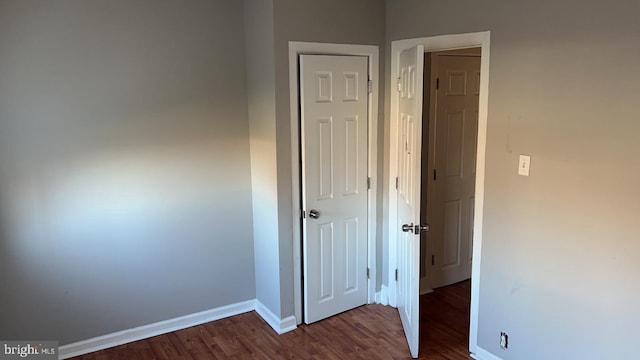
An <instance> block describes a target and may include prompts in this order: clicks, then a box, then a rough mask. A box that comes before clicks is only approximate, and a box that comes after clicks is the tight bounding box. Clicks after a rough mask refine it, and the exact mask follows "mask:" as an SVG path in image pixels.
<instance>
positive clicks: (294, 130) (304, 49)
mask: <svg viewBox="0 0 640 360" xmlns="http://www.w3.org/2000/svg"><path fill="white" fill-rule="evenodd" d="M301 54H315V55H357V56H366V57H367V58H368V62H369V68H368V75H369V80H371V93H370V94H369V102H368V112H367V113H368V116H367V117H368V119H367V124H368V128H369V129H368V141H367V153H368V159H367V165H368V166H367V169H368V170H367V176H368V177H369V179H370V187H371V190H369V192H368V220H367V230H368V240H367V247H368V258H367V262H368V268H369V279H368V297H367V302H368V303H372V302H374V300H375V288H376V283H377V277H376V273H377V271H376V268H377V261H376V236H377V234H376V216H377V202H376V199H377V186H378V185H377V184H378V179H377V173H378V166H377V165H378V159H377V153H378V143H377V139H378V128H377V126H378V122H377V119H378V97H379V79H378V73H379V49H378V47H377V46H374V45H349V44H329V43H313V42H298V41H290V42H289V104H290V123H291V177H292V178H291V199H292V209H293V211H292V224H293V234H292V237H293V278H294V281H293V299H294V315H295V317H296V324H298V325H299V324H301V323H302V300H303V299H302V256H301V254H302V227H301V226H300V219H301V215H302V214H301V209H300V203H301V202H300V196H301V195H300V192H301V190H302V184H301V183H300V170H301V169H300V149H301V148H300V135H299V132H300V111H299V106H298V101H299V90H298V55H301Z"/></svg>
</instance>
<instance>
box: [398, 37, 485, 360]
mask: <svg viewBox="0 0 640 360" xmlns="http://www.w3.org/2000/svg"><path fill="white" fill-rule="evenodd" d="M489 40H490V32H489V31H484V32H477V33H467V34H456V35H442V36H433V37H424V38H417V39H406V40H397V41H392V42H391V81H390V87H389V94H390V100H391V102H390V103H391V109H390V119H389V120H390V124H389V130H390V131H389V148H388V153H389V170H388V171H389V184H388V189H387V191H388V194H389V218H388V221H389V228H388V231H389V233H388V237H389V249H388V254H389V259H388V261H389V274H388V277H387V278H388V279H389V303H390V304H391V305H392V306H397V299H396V294H397V287H396V282H395V281H393V280H392V279H394V272H395V269H396V268H397V251H396V249H397V246H396V245H397V237H396V233H397V227H398V226H400V225H398V224H397V217H398V206H397V193H396V188H395V180H393V179H395V178H396V177H397V176H398V174H397V169H398V151H397V142H398V138H397V137H398V123H399V121H398V115H397V114H398V97H397V96H396V93H397V91H396V89H395V87H396V82H395V80H394V79H397V78H398V77H399V74H398V63H399V59H400V52H401V51H402V50H405V49H408V48H410V47H413V46H416V45H423V46H424V50H425V52H432V51H442V50H454V49H462V48H470V47H480V48H481V49H482V53H481V54H482V58H481V63H480V97H479V108H478V145H477V152H476V160H477V162H476V195H475V204H474V205H475V207H474V208H475V212H474V229H473V230H474V231H473V250H472V251H473V264H472V269H471V319H470V320H471V324H470V329H469V350H470V351H471V353H474V354H476V353H478V352H482V349H480V348H479V347H478V298H479V293H480V283H479V280H480V262H481V257H480V256H481V250H482V218H483V212H484V206H483V204H484V176H485V151H486V143H487V113H488V103H489V101H488V99H489Z"/></svg>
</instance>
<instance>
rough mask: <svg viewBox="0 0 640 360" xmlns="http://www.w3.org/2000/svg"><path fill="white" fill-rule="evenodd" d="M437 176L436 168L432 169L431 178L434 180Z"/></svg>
mask: <svg viewBox="0 0 640 360" xmlns="http://www.w3.org/2000/svg"><path fill="white" fill-rule="evenodd" d="M437 178H438V175H437V174H436V169H433V180H434V181H435V180H436V179H437Z"/></svg>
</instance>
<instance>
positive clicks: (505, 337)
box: [500, 332, 509, 350]
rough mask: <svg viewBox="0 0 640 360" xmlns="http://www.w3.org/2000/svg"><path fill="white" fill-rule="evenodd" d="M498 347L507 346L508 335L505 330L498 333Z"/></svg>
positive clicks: (503, 348) (503, 347)
mask: <svg viewBox="0 0 640 360" xmlns="http://www.w3.org/2000/svg"><path fill="white" fill-rule="evenodd" d="M500 348H501V349H502V350H507V349H508V348H509V335H507V333H506V332H501V333H500Z"/></svg>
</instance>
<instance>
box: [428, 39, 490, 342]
mask: <svg viewBox="0 0 640 360" xmlns="http://www.w3.org/2000/svg"><path fill="white" fill-rule="evenodd" d="M480 63H481V48H478V47H475V48H466V49H458V50H448V51H433V52H425V54H424V86H423V89H424V92H423V107H422V109H423V116H422V118H423V120H422V121H423V126H422V152H421V175H422V176H421V192H420V194H421V198H420V222H421V223H424V224H429V227H430V230H429V232H424V233H421V236H420V295H421V296H420V304H421V323H422V324H424V325H423V329H422V331H421V338H422V339H421V340H422V341H421V347H422V349H423V350H424V352H427V353H431V352H438V351H440V350H443V349H442V348H443V345H442V344H451V346H452V347H456V346H458V347H459V345H460V343H461V339H463V338H464V342H466V343H468V339H469V317H470V312H469V309H470V303H471V286H470V285H471V280H470V279H471V269H472V261H473V256H472V255H473V252H472V249H473V229H474V204H475V202H474V199H475V183H476V157H477V156H476V149H477V139H478V110H479V109H478V108H479V95H480ZM434 289H435V290H436V293H433V292H434ZM443 308H447V311H446V312H447V313H449V314H456V315H455V316H453V315H452V317H451V318H446V317H442V316H440V315H439V314H438V311H435V310H438V309H439V310H440V311H441V310H442V309H443ZM442 329H445V331H443V330H442ZM438 331H440V332H441V334H444V335H442V336H444V337H447V338H446V339H443V338H440V337H434V333H435V332H438ZM451 334H455V336H452V335H451ZM436 339H437V340H436ZM447 346H448V345H447ZM445 347H446V346H445ZM444 350H446V349H444Z"/></svg>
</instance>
